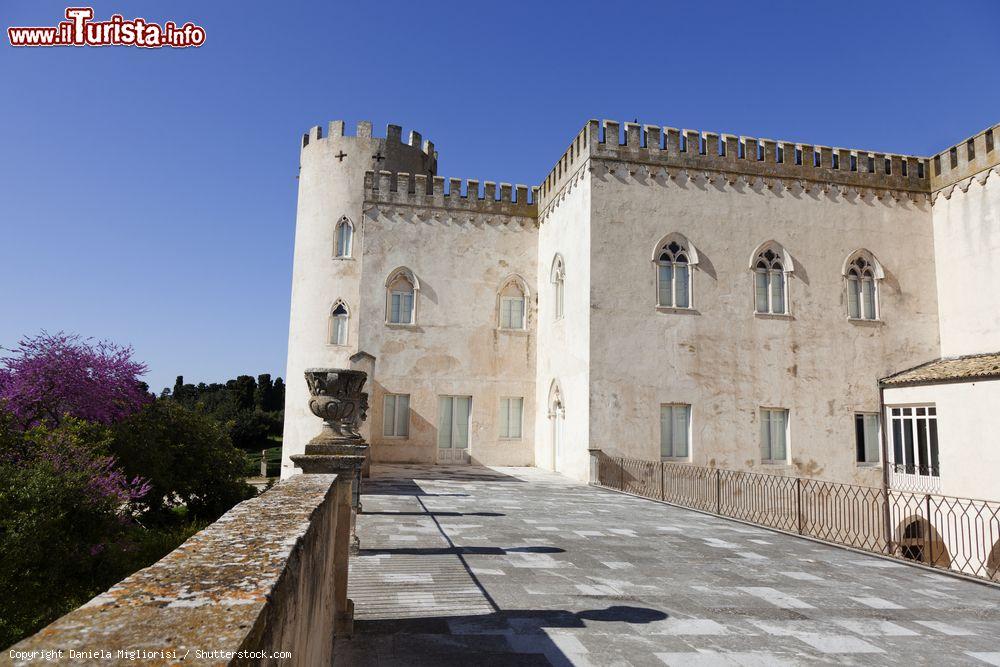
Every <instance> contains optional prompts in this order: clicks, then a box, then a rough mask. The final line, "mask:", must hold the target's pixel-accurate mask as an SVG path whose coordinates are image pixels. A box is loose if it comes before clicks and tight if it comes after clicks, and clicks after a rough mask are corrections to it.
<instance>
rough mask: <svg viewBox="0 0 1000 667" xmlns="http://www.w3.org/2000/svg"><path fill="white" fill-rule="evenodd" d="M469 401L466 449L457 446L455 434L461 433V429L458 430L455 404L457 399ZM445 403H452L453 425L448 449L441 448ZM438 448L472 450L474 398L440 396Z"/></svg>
mask: <svg viewBox="0 0 1000 667" xmlns="http://www.w3.org/2000/svg"><path fill="white" fill-rule="evenodd" d="M461 398H464V399H468V402H469V411H468V412H469V414H468V423H467V424H466V425H465V447H458V446H456V444H455V434H456V433H460V432H461V429H458V428H456V427H457V426H458V423H457V422H456V420H455V403H456V400H457V399H461ZM444 401H450V403H451V407H450V410H451V425H450V437H449V442H448V446H447V447H442V446H441V419H442V416H443V415H442V414H441V411H442V408H443V405H444ZM437 448H438V449H452V450H454V449H464V450H465V451H469V450H470V449H471V448H472V396H463V395H458V394H442V395H439V396H438V437H437Z"/></svg>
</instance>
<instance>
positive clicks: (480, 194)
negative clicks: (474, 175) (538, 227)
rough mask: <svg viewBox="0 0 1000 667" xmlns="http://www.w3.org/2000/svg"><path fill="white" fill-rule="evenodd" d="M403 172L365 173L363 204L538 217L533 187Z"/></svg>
mask: <svg viewBox="0 0 1000 667" xmlns="http://www.w3.org/2000/svg"><path fill="white" fill-rule="evenodd" d="M497 185H498V184H497V183H496V182H494V181H483V182H482V183H480V182H479V181H478V180H476V179H471V178H470V179H461V178H444V177H442V176H433V177H430V178H428V177H427V176H425V175H423V174H409V173H406V172H399V173H396V172H390V171H379V172H375V171H367V172H365V201H366V202H367V203H373V204H393V205H398V206H414V207H420V208H435V209H445V210H449V211H455V212H464V213H476V214H486V215H504V216H511V217H521V218H530V219H532V220H535V219H536V218H537V216H538V206H537V203H536V200H537V197H538V188H537V187H528V186H527V185H511V184H510V183H500V184H499V187H497Z"/></svg>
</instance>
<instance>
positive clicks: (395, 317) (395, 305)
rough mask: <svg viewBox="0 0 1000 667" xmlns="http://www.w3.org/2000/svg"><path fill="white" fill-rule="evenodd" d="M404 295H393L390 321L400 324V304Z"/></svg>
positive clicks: (394, 293)
mask: <svg viewBox="0 0 1000 667" xmlns="http://www.w3.org/2000/svg"><path fill="white" fill-rule="evenodd" d="M401 297H402V295H401V294H400V293H399V292H393V293H392V295H391V301H390V303H391V305H390V307H389V321H390V322H393V323H396V324H398V323H399V321H400V319H399V305H400V304H399V302H400V298H401Z"/></svg>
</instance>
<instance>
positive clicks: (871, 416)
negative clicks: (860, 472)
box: [853, 410, 882, 467]
mask: <svg viewBox="0 0 1000 667" xmlns="http://www.w3.org/2000/svg"><path fill="white" fill-rule="evenodd" d="M859 417H860V419H861V431H860V432H859V431H858V418H859ZM853 419H854V462H855V463H856V464H857V465H859V466H869V467H871V466H878V465H879V464H881V462H882V420H881V417H880V415H879V413H877V412H864V411H861V410H859V411H857V412H855V413H854V415H853ZM873 421H874V424H872V422H873ZM872 428H873V429H874V432H872V431H871V430H870V429H872ZM859 434H860V435H861V439H860V441H859V439H858V435H859ZM870 435H874V440H875V441H874V442H868V440H869V436H870ZM859 448H860V449H861V450H862V451H863V452H864V453H863V457H864V460H859V459H858V450H859ZM873 455H874V458H871V457H872V456H873Z"/></svg>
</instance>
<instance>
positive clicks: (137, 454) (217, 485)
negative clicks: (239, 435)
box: [111, 400, 254, 522]
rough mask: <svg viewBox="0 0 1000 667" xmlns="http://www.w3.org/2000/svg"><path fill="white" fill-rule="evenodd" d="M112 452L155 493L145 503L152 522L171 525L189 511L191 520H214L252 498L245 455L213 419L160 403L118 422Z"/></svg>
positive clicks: (168, 401)
mask: <svg viewBox="0 0 1000 667" xmlns="http://www.w3.org/2000/svg"><path fill="white" fill-rule="evenodd" d="M111 451H112V452H113V453H114V454H115V456H117V457H118V460H119V462H120V464H121V466H122V468H123V469H124V470H125V472H126V474H127V475H130V476H131V475H141V476H142V477H144V478H145V479H147V480H148V482H149V484H150V486H151V490H150V492H149V493H148V494H147V495H146V497H145V498H143V499H142V502H143V503H144V504H145V505H146V507H147V508H148V511H149V514H150V518H151V519H153V520H158V521H160V522H164V521H169V520H170V518H171V512H170V510H172V509H174V508H178V507H181V506H184V507H186V511H187V515H188V516H189V517H192V518H198V519H206V520H209V521H214V520H215V519H216V518H218V517H219V516H220V515H222V513H224V512H225V511H226V510H228V509H229V508H231V507H232V506H233V505H235V504H236V503H238V502H240V501H241V500H245V499H246V498H250V497H252V496H253V494H254V491H253V488H252V487H251V486H249V485H248V484H246V483H245V482H244V481H243V476H244V473H245V470H246V455H245V454H244V453H243V452H242V451H240V450H239V449H237V448H236V447H233V444H232V442H231V441H230V439H229V436H228V434H227V433H226V431H225V430H224V429H223V427H222V426H221V425H220V424H218V423H217V422H216V421H215V420H213V419H212V418H211V417H209V416H208V415H205V414H203V413H200V412H197V411H192V410H188V409H186V408H185V407H183V406H182V405H179V404H178V403H177V402H175V401H170V400H161V401H156V402H155V403H153V404H151V405H149V406H148V407H147V408H145V409H144V410H142V411H141V412H139V413H138V414H135V415H133V416H132V417H130V418H128V419H126V420H124V421H122V422H121V423H119V424H116V425H115V426H114V427H113V431H112V440H111Z"/></svg>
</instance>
